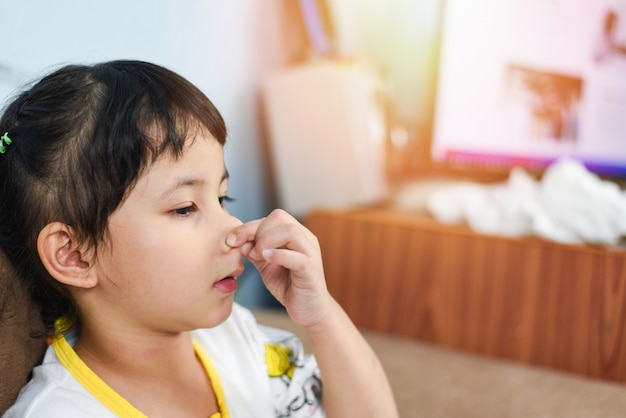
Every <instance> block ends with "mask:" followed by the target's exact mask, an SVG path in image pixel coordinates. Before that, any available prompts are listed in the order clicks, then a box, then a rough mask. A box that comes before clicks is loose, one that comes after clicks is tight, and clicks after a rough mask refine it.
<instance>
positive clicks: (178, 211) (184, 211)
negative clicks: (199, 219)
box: [172, 205, 196, 217]
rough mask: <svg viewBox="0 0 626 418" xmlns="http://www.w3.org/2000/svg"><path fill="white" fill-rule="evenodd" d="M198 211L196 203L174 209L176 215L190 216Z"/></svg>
mask: <svg viewBox="0 0 626 418" xmlns="http://www.w3.org/2000/svg"><path fill="white" fill-rule="evenodd" d="M195 211H196V205H189V206H185V207H184V208H178V209H174V210H172V213H173V214H174V215H178V216H183V217H184V216H189V215H190V214H192V213H193V212H195Z"/></svg>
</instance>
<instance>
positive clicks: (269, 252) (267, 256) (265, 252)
mask: <svg viewBox="0 0 626 418" xmlns="http://www.w3.org/2000/svg"><path fill="white" fill-rule="evenodd" d="M273 254H274V252H273V251H272V250H263V258H264V259H266V260H269V259H270V258H272V255H273Z"/></svg>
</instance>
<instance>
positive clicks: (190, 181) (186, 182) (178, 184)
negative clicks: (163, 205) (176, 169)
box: [159, 169, 230, 200]
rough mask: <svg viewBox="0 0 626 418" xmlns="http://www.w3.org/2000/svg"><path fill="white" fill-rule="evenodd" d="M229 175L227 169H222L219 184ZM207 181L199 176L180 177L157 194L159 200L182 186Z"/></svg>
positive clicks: (198, 184) (202, 183)
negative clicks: (222, 172)
mask: <svg viewBox="0 0 626 418" xmlns="http://www.w3.org/2000/svg"><path fill="white" fill-rule="evenodd" d="M229 177H230V174H229V173H228V170H227V169H224V174H223V175H222V178H221V179H220V183H219V184H222V183H224V182H225V181H226V180H228V178H229ZM207 183H208V182H207V181H206V180H204V179H199V178H194V177H189V178H182V179H180V180H179V181H177V182H176V183H175V184H174V185H173V186H172V187H169V188H168V189H166V190H165V191H164V192H163V193H161V195H160V196H159V200H163V199H165V198H166V197H168V196H169V195H171V194H172V193H174V192H175V191H176V190H178V189H181V188H183V187H196V186H202V185H205V184H207Z"/></svg>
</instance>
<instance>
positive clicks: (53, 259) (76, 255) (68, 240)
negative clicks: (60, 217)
mask: <svg viewBox="0 0 626 418" xmlns="http://www.w3.org/2000/svg"><path fill="white" fill-rule="evenodd" d="M37 251H38V252H39V258H40V259H41V262H42V263H43V265H44V267H45V268H46V270H48V273H50V275H51V276H52V277H54V278H55V279H56V280H58V281H59V282H61V283H63V284H65V285H68V286H73V287H80V288H85V289H87V288H91V287H94V286H95V285H96V284H97V283H98V278H97V276H96V274H95V272H94V269H93V268H92V267H93V265H92V258H91V256H90V254H88V253H86V252H84V251H83V250H82V249H81V248H80V247H79V245H78V243H77V242H76V240H75V238H74V230H73V229H72V228H71V227H70V226H69V225H66V224H64V223H62V222H52V223H49V224H48V225H46V226H45V227H44V228H43V229H42V230H41V232H39V237H38V238H37Z"/></svg>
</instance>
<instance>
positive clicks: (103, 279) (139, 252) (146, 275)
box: [92, 134, 243, 332]
mask: <svg viewBox="0 0 626 418" xmlns="http://www.w3.org/2000/svg"><path fill="white" fill-rule="evenodd" d="M227 187H228V180H227V175H226V169H225V166H224V156H223V150H222V147H221V145H220V144H219V143H218V142H217V141H216V140H215V139H213V137H211V136H209V135H206V134H205V135H199V136H198V138H196V140H195V141H193V143H190V145H189V146H188V148H187V149H186V150H185V153H184V154H183V155H182V157H180V158H179V159H178V160H175V159H173V158H172V157H171V156H170V155H169V154H166V155H163V156H162V157H161V158H160V159H159V160H157V161H156V162H155V163H154V164H153V165H152V166H151V167H150V168H149V169H148V171H147V173H146V174H145V175H144V176H143V177H141V178H140V179H139V181H138V182H137V184H136V186H135V187H134V189H132V191H131V193H130V194H129V195H128V197H127V199H126V200H125V201H124V203H123V204H122V205H121V206H120V207H119V208H118V210H116V211H115V212H114V213H113V215H112V216H111V217H110V219H109V232H110V245H103V246H102V247H101V249H100V250H99V252H98V256H97V261H96V265H95V268H96V269H97V274H98V277H99V281H98V286H97V287H96V288H94V289H92V290H95V291H96V292H97V293H95V297H97V298H99V300H98V302H97V303H98V305H97V306H98V307H99V308H102V312H103V315H106V316H107V318H110V319H111V320H112V319H115V320H116V321H118V322H117V323H118V324H122V323H123V324H126V325H129V326H131V327H140V328H141V329H148V330H154V331H159V332H178V331H183V330H190V329H196V328H199V327H211V326H215V325H217V324H219V323H220V322H222V321H223V320H225V319H226V318H227V316H228V315H229V314H230V311H231V308H232V301H233V294H234V291H235V288H236V282H235V281H234V280H233V277H234V276H237V275H240V274H241V273H242V272H243V263H242V258H241V253H240V251H239V249H232V248H230V247H228V246H227V245H226V242H225V240H226V236H227V234H228V233H229V232H230V231H231V230H232V229H233V228H234V227H235V226H237V225H240V224H241V222H240V221H239V220H238V219H236V218H234V217H232V216H230V215H229V214H228V212H227V211H226V209H225V208H224V207H223V205H222V203H223V202H222V201H223V198H224V197H225V196H226V193H227ZM225 278H226V280H222V279H225ZM113 315H114V316H115V318H113V317H112V316H113ZM119 321H121V322H119Z"/></svg>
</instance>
